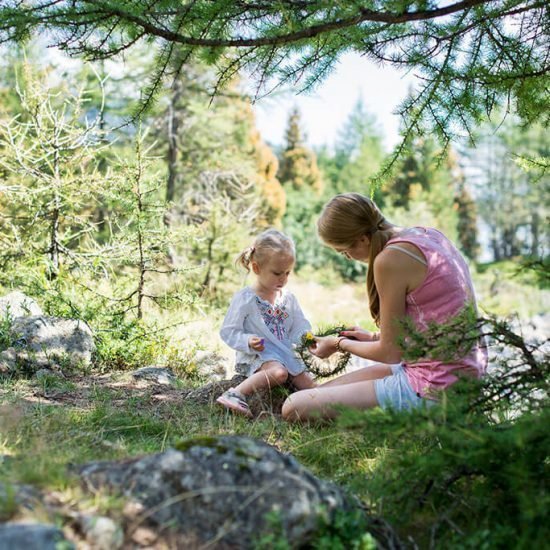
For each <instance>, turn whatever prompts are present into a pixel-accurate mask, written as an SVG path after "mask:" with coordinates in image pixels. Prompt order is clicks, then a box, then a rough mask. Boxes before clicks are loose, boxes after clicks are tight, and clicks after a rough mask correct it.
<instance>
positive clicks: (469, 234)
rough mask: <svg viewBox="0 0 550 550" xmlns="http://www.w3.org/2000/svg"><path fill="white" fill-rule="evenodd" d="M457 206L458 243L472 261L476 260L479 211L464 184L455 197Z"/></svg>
mask: <svg viewBox="0 0 550 550" xmlns="http://www.w3.org/2000/svg"><path fill="white" fill-rule="evenodd" d="M455 205H456V211H457V216H458V225H457V231H458V241H459V243H460V249H461V250H462V252H464V254H465V255H466V256H467V257H468V258H470V260H474V261H475V260H476V258H477V256H478V254H479V243H478V240H477V209H476V203H475V201H474V199H473V198H472V195H471V194H470V192H469V191H468V189H467V188H466V185H464V183H462V184H461V185H460V187H459V189H458V192H457V194H456V196H455Z"/></svg>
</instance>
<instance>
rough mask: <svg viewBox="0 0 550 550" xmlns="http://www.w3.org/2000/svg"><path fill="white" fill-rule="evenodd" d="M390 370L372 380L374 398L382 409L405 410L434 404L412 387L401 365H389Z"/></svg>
mask: <svg viewBox="0 0 550 550" xmlns="http://www.w3.org/2000/svg"><path fill="white" fill-rule="evenodd" d="M391 370H392V374H390V375H389V376H386V377H385V378H380V379H379V380H375V381H374V391H375V393H376V399H377V400H378V404H379V405H380V406H381V407H382V408H383V409H393V410H395V411H405V410H410V409H416V408H418V407H422V406H423V405H427V406H431V405H434V404H435V401H433V400H432V399H425V398H424V397H421V396H420V395H419V394H418V393H416V392H415V391H414V390H413V389H412V386H411V384H410V382H409V379H408V377H407V373H406V372H405V369H404V368H403V365H401V364H398V365H391Z"/></svg>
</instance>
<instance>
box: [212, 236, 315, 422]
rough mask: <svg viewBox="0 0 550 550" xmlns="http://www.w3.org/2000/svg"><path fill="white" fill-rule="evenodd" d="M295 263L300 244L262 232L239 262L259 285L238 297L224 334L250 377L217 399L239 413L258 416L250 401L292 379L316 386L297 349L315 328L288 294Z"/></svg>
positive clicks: (238, 367) (242, 370)
mask: <svg viewBox="0 0 550 550" xmlns="http://www.w3.org/2000/svg"><path fill="white" fill-rule="evenodd" d="M295 258H296V254H295V249H294V243H293V242H292V240H291V239H290V238H289V237H287V236H286V235H284V234H283V233H281V232H280V231H277V230H276V229H268V230H267V231H264V232H263V233H261V234H260V235H259V236H258V237H256V240H255V241H254V244H253V245H252V246H251V247H249V248H247V249H245V250H244V251H243V252H242V253H241V254H240V255H239V257H238V258H237V261H236V263H240V264H241V265H242V266H244V268H245V269H246V270H247V271H248V272H250V268H252V271H253V272H254V274H255V275H256V282H255V283H254V285H252V286H247V287H245V288H243V289H242V290H240V291H239V292H237V293H236V294H235V295H234V296H233V299H232V300H231V304H230V306H229V310H228V311H227V314H226V316H225V319H224V322H223V326H222V328H221V331H220V336H221V337H222V340H223V341H224V342H225V343H226V344H227V345H228V346H230V347H232V348H233V349H234V350H236V352H237V353H236V362H237V364H236V370H237V372H239V373H241V374H246V375H247V376H248V378H247V379H246V380H245V381H244V382H242V383H241V384H239V385H238V386H236V387H234V388H230V389H229V390H227V391H226V392H224V393H223V394H222V395H221V396H220V397H218V399H217V402H218V403H219V404H220V405H222V406H224V407H226V408H227V409H230V410H232V411H234V412H236V413H239V414H243V415H245V416H252V414H251V412H250V409H249V407H248V403H247V402H246V398H247V396H249V395H250V394H252V393H253V392H254V391H255V390H258V389H261V388H265V387H270V388H271V387H274V386H279V385H281V384H284V383H285V382H286V380H287V379H288V377H289V376H290V378H291V380H292V383H293V384H294V386H296V387H297V388H298V389H309V388H312V387H314V386H315V384H314V382H313V380H312V378H311V376H310V375H309V373H307V372H304V371H305V366H304V365H303V363H302V362H301V361H300V360H299V359H298V358H297V356H296V354H295V353H294V351H293V348H292V344H294V343H298V342H299V341H300V338H301V336H302V334H304V333H305V332H307V331H309V330H310V329H311V325H310V324H309V322H308V320H307V319H306V318H305V316H304V314H303V312H302V310H301V308H300V306H299V304H298V301H297V300H296V298H295V297H294V295H293V294H292V293H290V292H288V291H286V290H284V286H285V285H286V284H287V282H288V276H289V275H290V272H291V271H292V268H293V267H294V262H295Z"/></svg>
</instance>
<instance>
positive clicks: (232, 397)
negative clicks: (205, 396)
mask: <svg viewBox="0 0 550 550" xmlns="http://www.w3.org/2000/svg"><path fill="white" fill-rule="evenodd" d="M216 403H218V404H220V405H221V406H222V407H225V408H226V409H229V410H230V411H233V412H234V413H237V414H240V415H243V416H247V417H248V418H250V417H252V412H251V411H250V407H249V406H248V403H247V402H246V398H245V396H244V395H243V394H242V393H240V392H238V391H235V390H234V389H233V388H229V389H228V390H227V391H225V392H224V393H222V394H221V395H220V396H219V397H218V399H216Z"/></svg>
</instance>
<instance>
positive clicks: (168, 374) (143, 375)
mask: <svg viewBox="0 0 550 550" xmlns="http://www.w3.org/2000/svg"><path fill="white" fill-rule="evenodd" d="M132 376H133V377H134V378H136V379H138V380H139V379H143V380H150V381H152V382H155V383H156V384H162V385H164V386H171V385H173V384H175V383H176V380H177V378H176V376H175V374H174V373H173V372H172V369H170V368H168V367H142V368H140V369H137V370H135V371H134V372H132Z"/></svg>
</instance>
